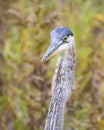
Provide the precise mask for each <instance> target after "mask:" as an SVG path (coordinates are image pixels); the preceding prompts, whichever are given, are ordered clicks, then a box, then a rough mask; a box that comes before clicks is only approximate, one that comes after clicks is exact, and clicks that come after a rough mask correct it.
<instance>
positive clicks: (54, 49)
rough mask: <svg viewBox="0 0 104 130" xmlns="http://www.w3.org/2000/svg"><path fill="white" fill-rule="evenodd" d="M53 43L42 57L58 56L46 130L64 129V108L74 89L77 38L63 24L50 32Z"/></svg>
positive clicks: (44, 58) (44, 59) (43, 59)
mask: <svg viewBox="0 0 104 130" xmlns="http://www.w3.org/2000/svg"><path fill="white" fill-rule="evenodd" d="M50 36H51V44H50V46H49V48H48V50H47V51H46V53H45V55H44V56H43V58H42V62H45V61H47V60H48V59H50V58H51V57H52V56H53V55H56V54H57V56H58V59H57V65H56V70H55V73H54V77H53V83H52V98H51V102H50V106H49V111H48V114H47V119H46V124H45V128H44V130H63V120H64V109H65V105H66V102H67V100H68V98H69V97H70V95H71V93H72V91H73V89H74V74H75V53H74V45H75V40H74V36H73V33H72V32H71V30H70V29H68V28H65V27H63V26H60V27H57V28H55V29H53V30H52V31H51V33H50Z"/></svg>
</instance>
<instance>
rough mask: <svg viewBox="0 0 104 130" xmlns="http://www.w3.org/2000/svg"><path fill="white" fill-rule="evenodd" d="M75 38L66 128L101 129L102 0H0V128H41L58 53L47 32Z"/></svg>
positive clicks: (103, 88)
mask: <svg viewBox="0 0 104 130" xmlns="http://www.w3.org/2000/svg"><path fill="white" fill-rule="evenodd" d="M60 25H63V26H65V27H68V28H70V29H71V30H72V32H73V33H74V36H75V40H76V80H75V83H76V90H75V91H74V92H73V95H72V96H71V98H70V100H69V101H68V103H67V106H66V111H65V121H64V130H104V0H53V1H51V0H50V1H49V0H16V1H14V0H7V1H5V0H0V130H43V128H44V124H45V119H46V115H47V111H48V107H49V101H50V99H51V82H52V76H53V73H54V69H55V64H56V57H53V58H52V60H50V61H48V62H47V63H45V64H41V58H42V56H43V54H44V52H45V50H46V49H47V48H48V46H49V44H50V34H49V33H50V31H51V30H52V29H53V28H54V27H56V26H60Z"/></svg>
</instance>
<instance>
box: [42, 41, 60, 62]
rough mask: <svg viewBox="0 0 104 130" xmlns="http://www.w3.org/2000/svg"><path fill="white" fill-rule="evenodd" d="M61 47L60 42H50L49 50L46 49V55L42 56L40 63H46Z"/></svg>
mask: <svg viewBox="0 0 104 130" xmlns="http://www.w3.org/2000/svg"><path fill="white" fill-rule="evenodd" d="M60 45H61V42H60V41H55V42H52V43H51V44H50V46H49V48H48V49H47V51H46V53H45V54H44V56H43V58H42V60H41V62H42V63H43V62H46V61H48V60H49V59H50V58H51V57H52V56H54V55H55V54H56V53H57V48H58V47H59V46H60Z"/></svg>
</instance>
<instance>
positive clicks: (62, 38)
mask: <svg viewBox="0 0 104 130" xmlns="http://www.w3.org/2000/svg"><path fill="white" fill-rule="evenodd" d="M50 37H51V43H50V46H49V48H48V49H47V51H46V53H45V54H44V56H43V58H42V60H41V61H42V62H45V61H47V60H48V59H50V58H51V57H52V56H53V55H56V54H58V53H60V52H63V51H65V50H68V49H70V48H71V47H72V46H73V44H74V37H73V33H72V32H71V30H70V29H68V28H65V27H63V26H60V27H57V28H55V29H53V30H52V31H51V33H50Z"/></svg>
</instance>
